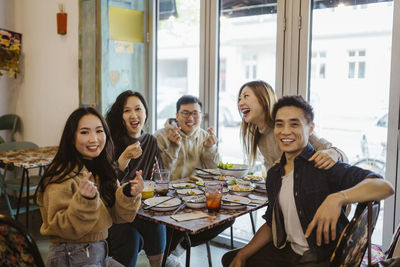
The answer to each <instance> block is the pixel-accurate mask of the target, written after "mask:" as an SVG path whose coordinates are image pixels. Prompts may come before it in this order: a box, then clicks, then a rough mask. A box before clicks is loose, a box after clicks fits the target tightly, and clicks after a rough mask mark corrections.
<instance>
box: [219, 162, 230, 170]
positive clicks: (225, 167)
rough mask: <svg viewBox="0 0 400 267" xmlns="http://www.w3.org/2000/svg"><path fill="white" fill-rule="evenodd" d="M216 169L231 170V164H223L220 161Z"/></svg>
mask: <svg viewBox="0 0 400 267" xmlns="http://www.w3.org/2000/svg"><path fill="white" fill-rule="evenodd" d="M217 167H218V168H221V169H232V168H233V163H228V162H227V163H223V162H222V161H220V162H219V163H218V165H217Z"/></svg>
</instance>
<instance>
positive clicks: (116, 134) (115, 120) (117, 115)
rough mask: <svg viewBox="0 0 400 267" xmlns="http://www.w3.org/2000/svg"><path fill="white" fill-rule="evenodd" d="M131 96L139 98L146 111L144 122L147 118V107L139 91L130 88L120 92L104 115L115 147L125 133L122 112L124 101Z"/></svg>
mask: <svg viewBox="0 0 400 267" xmlns="http://www.w3.org/2000/svg"><path fill="white" fill-rule="evenodd" d="M131 96H136V97H137V98H139V100H140V102H142V104H143V106H144V109H145V111H146V120H145V123H146V122H147V118H148V117H149V109H148V108H147V103H146V100H145V99H144V97H143V95H142V94H141V93H139V92H136V91H131V90H126V91H125V92H122V93H121V94H120V95H119V96H118V97H117V99H116V100H115V102H114V104H113V105H112V106H111V108H110V109H109V110H108V112H107V115H106V121H107V124H108V126H109V127H110V130H111V136H112V139H113V140H114V142H115V143H116V147H119V145H118V142H120V141H121V138H122V137H123V136H125V135H126V127H125V123H124V120H123V118H122V114H123V112H124V107H125V105H126V101H128V98H129V97H131ZM117 154H118V153H117Z"/></svg>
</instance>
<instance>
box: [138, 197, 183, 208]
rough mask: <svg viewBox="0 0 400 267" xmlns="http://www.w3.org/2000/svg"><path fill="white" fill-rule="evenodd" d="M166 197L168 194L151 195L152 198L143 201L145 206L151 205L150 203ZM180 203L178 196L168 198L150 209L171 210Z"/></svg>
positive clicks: (160, 200)
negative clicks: (161, 195) (162, 195)
mask: <svg viewBox="0 0 400 267" xmlns="http://www.w3.org/2000/svg"><path fill="white" fill-rule="evenodd" d="M168 198H170V196H165V197H152V198H148V199H146V200H145V201H143V203H144V204H146V205H147V206H152V205H155V204H157V203H160V202H162V201H164V200H166V199H168ZM181 203H182V200H180V199H179V198H172V199H170V200H168V201H167V202H164V203H161V204H160V205H158V206H155V207H152V208H151V210H154V211H169V210H173V209H175V208H177V207H178V206H179V205H180V204H181Z"/></svg>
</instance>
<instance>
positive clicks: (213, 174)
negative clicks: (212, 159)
mask: <svg viewBox="0 0 400 267" xmlns="http://www.w3.org/2000/svg"><path fill="white" fill-rule="evenodd" d="M195 169H196V170H198V171H202V172H204V173H207V174H210V175H212V176H217V175H218V174H215V173H212V172H209V171H206V170H203V169H200V168H195Z"/></svg>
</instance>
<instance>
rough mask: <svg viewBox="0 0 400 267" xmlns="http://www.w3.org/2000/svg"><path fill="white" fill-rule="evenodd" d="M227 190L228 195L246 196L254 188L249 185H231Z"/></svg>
mask: <svg viewBox="0 0 400 267" xmlns="http://www.w3.org/2000/svg"><path fill="white" fill-rule="evenodd" d="M228 189H229V193H231V194H233V195H238V196H247V195H249V194H250V193H251V192H253V191H254V187H252V186H249V185H231V186H228Z"/></svg>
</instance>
